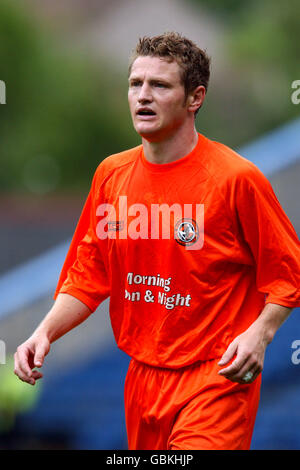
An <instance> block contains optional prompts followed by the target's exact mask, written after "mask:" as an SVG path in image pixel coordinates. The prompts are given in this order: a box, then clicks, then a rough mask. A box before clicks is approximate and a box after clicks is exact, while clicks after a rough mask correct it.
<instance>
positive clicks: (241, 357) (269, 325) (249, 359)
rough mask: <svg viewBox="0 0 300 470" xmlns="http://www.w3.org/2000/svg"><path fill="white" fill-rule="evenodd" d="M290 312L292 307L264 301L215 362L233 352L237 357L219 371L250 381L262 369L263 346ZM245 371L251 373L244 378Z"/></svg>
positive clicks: (229, 357)
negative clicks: (262, 305)
mask: <svg viewBox="0 0 300 470" xmlns="http://www.w3.org/2000/svg"><path fill="white" fill-rule="evenodd" d="M291 312H292V309H291V308H288V307H284V306H282V305H278V304H273V303H268V304H266V305H265V307H264V309H263V311H262V312H261V314H260V315H259V317H258V318H257V320H255V321H254V322H253V323H252V325H250V327H249V328H248V329H247V330H246V331H245V332H243V333H242V334H240V335H239V336H237V337H236V338H235V339H234V340H233V341H232V343H230V345H229V346H228V348H227V350H226V351H225V353H224V354H223V356H222V358H221V360H220V361H219V363H218V364H219V365H220V366H223V365H226V364H228V363H229V361H231V360H232V359H233V357H234V356H235V355H236V358H235V359H234V361H233V362H232V363H231V364H230V365H229V366H228V367H226V368H223V369H221V370H220V371H219V374H220V375H223V376H224V377H226V378H227V379H229V380H231V381H233V382H238V383H243V384H245V383H251V382H253V381H254V380H255V379H256V378H257V377H258V375H259V374H260V373H261V371H262V369H263V364H264V358H265V352H266V347H267V346H268V344H270V343H271V341H272V340H273V338H274V335H275V333H276V332H277V330H278V329H279V328H280V326H281V325H282V323H283V322H284V321H285V320H286V319H287V318H288V316H289V315H290V313H291ZM248 372H251V373H252V374H253V376H252V378H251V379H250V380H249V381H247V382H245V381H244V380H243V377H244V376H245V374H247V373H248Z"/></svg>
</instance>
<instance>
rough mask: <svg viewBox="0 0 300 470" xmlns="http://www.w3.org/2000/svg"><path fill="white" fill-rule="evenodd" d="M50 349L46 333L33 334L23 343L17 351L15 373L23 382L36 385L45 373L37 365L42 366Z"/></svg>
mask: <svg viewBox="0 0 300 470" xmlns="http://www.w3.org/2000/svg"><path fill="white" fill-rule="evenodd" d="M49 350H50V342H49V340H48V338H47V336H45V335H32V336H31V337H30V338H29V339H28V340H27V341H25V343H23V344H21V345H20V346H19V347H18V348H17V351H16V352H15V355H14V358H15V370H14V373H15V374H16V375H17V376H18V377H19V379H20V380H22V381H23V382H27V383H29V384H30V385H34V384H35V382H36V380H38V379H41V378H42V377H43V374H42V373H41V372H39V371H38V370H33V369H34V368H35V367H42V365H43V362H44V358H45V356H46V355H47V354H48V352H49Z"/></svg>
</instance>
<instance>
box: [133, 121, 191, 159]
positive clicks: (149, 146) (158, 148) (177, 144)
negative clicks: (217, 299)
mask: <svg viewBox="0 0 300 470" xmlns="http://www.w3.org/2000/svg"><path fill="white" fill-rule="evenodd" d="M197 141H198V134H197V131H196V129H195V127H193V128H191V129H190V130H189V132H187V130H186V129H185V132H180V131H177V132H176V133H174V134H173V135H171V136H169V137H168V138H166V139H164V140H162V141H159V142H151V141H149V140H147V139H145V138H142V143H143V148H144V155H145V157H146V159H147V160H148V161H149V162H151V163H159V164H163V163H170V162H173V161H175V160H179V158H182V157H185V156H186V155H188V154H189V153H190V152H191V151H192V150H193V149H194V148H195V147H196V145H197Z"/></svg>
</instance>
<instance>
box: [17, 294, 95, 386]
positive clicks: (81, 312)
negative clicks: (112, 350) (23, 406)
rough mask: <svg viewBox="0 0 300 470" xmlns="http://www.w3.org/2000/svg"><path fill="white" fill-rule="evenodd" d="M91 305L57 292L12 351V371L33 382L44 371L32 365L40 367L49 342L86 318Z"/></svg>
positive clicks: (48, 348) (48, 347)
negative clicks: (33, 327)
mask: <svg viewBox="0 0 300 470" xmlns="http://www.w3.org/2000/svg"><path fill="white" fill-rule="evenodd" d="M90 314H91V311H90V309H89V308H88V307H87V306H86V305H85V304H84V303H82V302H81V301H80V300H78V299H76V298H75V297H73V296H71V295H69V294H59V295H58V296H57V299H56V301H55V303H54V304H53V307H52V308H51V310H50V311H49V312H48V314H47V315H46V316H45V318H44V319H43V320H42V322H41V323H40V325H39V326H38V327H37V328H36V330H35V331H34V332H33V333H32V335H31V336H30V338H28V339H27V340H26V341H25V342H24V343H22V344H21V345H20V346H19V347H18V348H17V351H16V353H15V374H16V375H17V376H18V377H19V378H20V379H21V380H23V381H24V382H27V383H30V384H31V385H34V384H35V381H36V380H37V379H40V378H41V377H42V376H43V375H42V373H41V372H39V371H37V370H32V369H34V368H35V367H41V366H42V365H43V362H44V358H45V356H46V355H47V354H48V352H49V350H50V344H51V343H53V342H54V341H56V340H57V339H58V338H60V337H61V336H63V335H64V334H66V333H67V332H68V331H70V330H72V329H73V328H75V327H76V326H77V325H79V324H80V323H82V322H83V321H84V320H86V319H87V318H88V317H89V316H90Z"/></svg>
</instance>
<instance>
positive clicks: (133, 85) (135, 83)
mask: <svg viewBox="0 0 300 470" xmlns="http://www.w3.org/2000/svg"><path fill="white" fill-rule="evenodd" d="M139 85H141V82H139V81H134V82H131V83H130V86H131V87H137V86H139Z"/></svg>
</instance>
